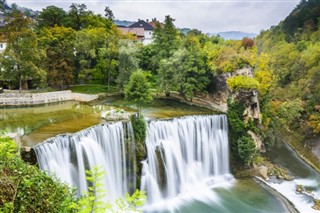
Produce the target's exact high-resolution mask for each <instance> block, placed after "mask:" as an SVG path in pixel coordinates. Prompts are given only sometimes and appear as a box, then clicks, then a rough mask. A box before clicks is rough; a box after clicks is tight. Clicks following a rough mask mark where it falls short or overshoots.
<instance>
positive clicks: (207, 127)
mask: <svg viewBox="0 0 320 213" xmlns="http://www.w3.org/2000/svg"><path fill="white" fill-rule="evenodd" d="M146 145H147V153H148V159H147V161H144V162H143V170H142V175H143V176H142V181H141V189H142V190H144V191H146V192H147V195H148V204H149V205H152V204H154V203H159V202H161V201H163V200H168V199H172V198H175V197H177V196H180V195H183V194H192V193H196V191H197V190H199V189H201V188H202V189H203V188H206V189H208V188H209V187H210V186H215V185H218V184H219V185H221V184H222V183H224V182H226V180H228V179H230V178H231V175H230V174H229V147H228V126H227V118H226V116H225V115H215V116H191V117H190V116H189V117H184V118H178V119H173V120H168V121H152V122H151V123H150V124H149V127H148V134H147V140H146Z"/></svg>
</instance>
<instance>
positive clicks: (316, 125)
mask: <svg viewBox="0 0 320 213" xmlns="http://www.w3.org/2000/svg"><path fill="white" fill-rule="evenodd" d="M307 126H309V127H310V128H311V129H312V130H313V133H315V134H319V133H320V115H318V114H311V115H310V116H309V119H308V121H307Z"/></svg>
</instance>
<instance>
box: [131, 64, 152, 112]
mask: <svg viewBox="0 0 320 213" xmlns="http://www.w3.org/2000/svg"><path fill="white" fill-rule="evenodd" d="M125 97H126V99H127V100H129V101H134V102H135V103H136V104H137V106H138V115H140V114H141V104H143V103H148V102H150V101H151V100H152V95H151V91H150V83H149V82H148V80H147V76H146V74H145V73H143V71H142V70H137V71H135V72H133V73H132V75H131V76H130V80H129V82H128V84H127V85H126V86H125Z"/></svg>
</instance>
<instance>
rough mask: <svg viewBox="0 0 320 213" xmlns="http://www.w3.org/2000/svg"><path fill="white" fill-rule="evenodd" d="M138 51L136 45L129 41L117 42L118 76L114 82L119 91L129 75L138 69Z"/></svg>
mask: <svg viewBox="0 0 320 213" xmlns="http://www.w3.org/2000/svg"><path fill="white" fill-rule="evenodd" d="M138 50H139V49H138V47H137V45H136V44H135V43H133V42H132V41H130V40H127V39H126V40H120V42H119V56H118V61H119V74H118V77H117V80H116V82H117V84H118V86H119V88H120V90H123V88H124V86H125V85H126V84H127V82H128V81H129V78H130V76H131V74H132V73H133V72H134V71H135V70H137V69H138V68H139V60H138V58H137V54H138Z"/></svg>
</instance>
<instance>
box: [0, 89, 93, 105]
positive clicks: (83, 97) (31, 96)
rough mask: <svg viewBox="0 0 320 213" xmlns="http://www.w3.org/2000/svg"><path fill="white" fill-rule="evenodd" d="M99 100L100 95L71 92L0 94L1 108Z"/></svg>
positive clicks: (12, 92)
mask: <svg viewBox="0 0 320 213" xmlns="http://www.w3.org/2000/svg"><path fill="white" fill-rule="evenodd" d="M97 98H98V95H87V94H80V93H72V92H71V91H70V90H66V91H58V92H45V93H26V92H17V91H10V90H9V91H5V92H4V93H0V106H19V105H37V104H46V103H54V102H60V101H71V100H75V101H82V102H88V101H92V100H94V99H97Z"/></svg>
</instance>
